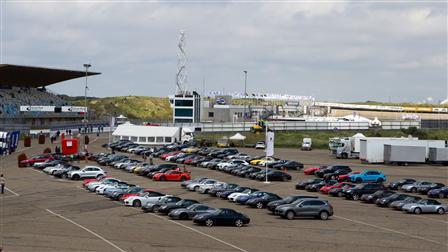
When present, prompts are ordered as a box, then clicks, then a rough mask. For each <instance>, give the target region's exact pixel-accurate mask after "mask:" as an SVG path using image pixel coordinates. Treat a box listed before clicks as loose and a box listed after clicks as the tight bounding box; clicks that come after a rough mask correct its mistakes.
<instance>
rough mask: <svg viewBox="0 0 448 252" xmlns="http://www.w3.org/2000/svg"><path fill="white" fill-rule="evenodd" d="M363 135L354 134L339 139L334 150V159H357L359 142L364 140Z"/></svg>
mask: <svg viewBox="0 0 448 252" xmlns="http://www.w3.org/2000/svg"><path fill="white" fill-rule="evenodd" d="M365 138H366V137H365V136H364V135H363V134H360V133H358V134H355V135H354V136H351V137H346V138H341V139H340V141H339V145H338V147H337V148H336V158H341V159H347V158H359V152H360V140H361V139H365Z"/></svg>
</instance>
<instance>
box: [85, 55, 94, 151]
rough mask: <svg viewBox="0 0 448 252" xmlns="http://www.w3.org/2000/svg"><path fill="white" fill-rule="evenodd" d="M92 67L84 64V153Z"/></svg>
mask: <svg viewBox="0 0 448 252" xmlns="http://www.w3.org/2000/svg"><path fill="white" fill-rule="evenodd" d="M91 66H92V65H90V64H84V67H85V68H86V87H85V89H84V109H85V111H84V151H87V144H86V143H85V141H86V136H87V113H88V109H87V89H88V87H87V76H88V75H89V68H90V67H91Z"/></svg>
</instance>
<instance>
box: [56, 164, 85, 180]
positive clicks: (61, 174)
mask: <svg viewBox="0 0 448 252" xmlns="http://www.w3.org/2000/svg"><path fill="white" fill-rule="evenodd" d="M79 169H80V168H79V167H78V166H68V167H65V168H63V169H60V170H57V171H55V172H54V173H53V176H55V177H57V178H67V173H68V172H69V171H76V170H79Z"/></svg>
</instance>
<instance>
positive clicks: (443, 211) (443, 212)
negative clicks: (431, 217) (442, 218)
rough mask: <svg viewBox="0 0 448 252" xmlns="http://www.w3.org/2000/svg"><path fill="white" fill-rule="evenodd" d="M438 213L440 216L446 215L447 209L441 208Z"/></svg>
mask: <svg viewBox="0 0 448 252" xmlns="http://www.w3.org/2000/svg"><path fill="white" fill-rule="evenodd" d="M437 213H438V214H445V209H443V208H439V209H437Z"/></svg>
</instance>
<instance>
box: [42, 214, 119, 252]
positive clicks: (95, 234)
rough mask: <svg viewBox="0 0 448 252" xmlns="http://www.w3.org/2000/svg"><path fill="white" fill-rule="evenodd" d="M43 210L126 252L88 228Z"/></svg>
mask: <svg viewBox="0 0 448 252" xmlns="http://www.w3.org/2000/svg"><path fill="white" fill-rule="evenodd" d="M45 210H47V212H49V213H51V214H53V215H55V216H57V217H59V218H61V219H63V220H65V221H68V222H70V223H72V224H73V225H75V226H77V227H80V228H82V229H84V230H85V231H87V232H89V233H91V234H93V235H94V236H96V237H98V238H100V239H101V240H103V241H104V242H106V243H107V244H109V245H111V246H112V247H114V248H116V249H117V250H118V251H121V252H126V251H125V250H123V249H122V248H120V247H118V246H117V245H115V244H113V243H112V242H110V241H109V240H107V239H106V238H104V237H102V236H101V235H99V234H97V233H95V232H93V231H92V230H90V229H88V228H86V227H84V226H82V225H80V224H78V223H76V222H74V221H72V220H70V219H68V218H66V217H64V216H62V215H60V214H57V213H55V212H53V211H51V210H50V209H45Z"/></svg>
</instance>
